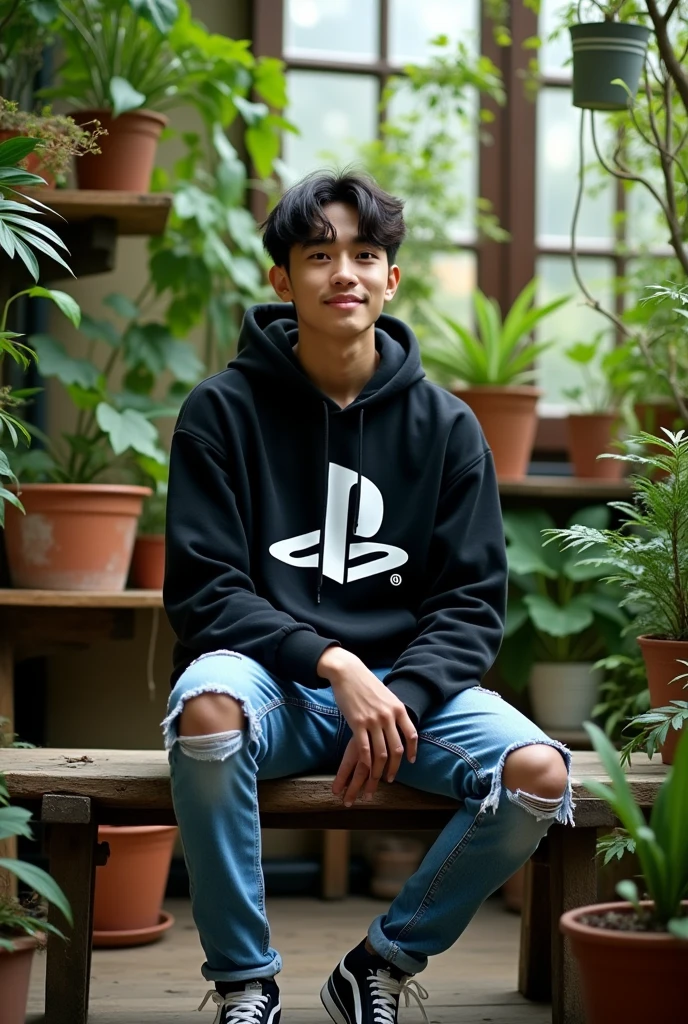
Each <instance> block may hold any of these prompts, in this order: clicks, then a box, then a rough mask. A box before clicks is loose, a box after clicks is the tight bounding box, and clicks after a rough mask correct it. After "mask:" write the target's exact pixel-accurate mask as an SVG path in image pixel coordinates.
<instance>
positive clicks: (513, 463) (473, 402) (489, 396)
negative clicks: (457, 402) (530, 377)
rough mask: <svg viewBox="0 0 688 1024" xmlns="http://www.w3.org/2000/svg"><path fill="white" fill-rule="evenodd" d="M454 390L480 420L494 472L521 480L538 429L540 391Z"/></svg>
mask: <svg viewBox="0 0 688 1024" xmlns="http://www.w3.org/2000/svg"><path fill="white" fill-rule="evenodd" d="M454 394H455V395H456V396H457V397H458V398H461V399H462V400H463V401H464V402H465V403H466V404H467V405H469V406H470V407H471V409H472V410H473V412H474V413H475V415H476V416H477V417H478V419H479V420H480V425H481V427H482V428H483V433H484V434H485V439H486V440H487V443H488V444H489V446H490V448H491V449H492V454H493V456H494V462H495V468H496V470H497V476H498V477H499V478H500V479H502V480H521V479H522V478H523V477H524V476H525V475H526V473H527V472H528V463H529V462H530V456H531V454H532V451H533V444H534V442H535V431H536V429H537V401H538V398H539V397H540V395H541V394H542V391H541V390H540V389H539V388H534V387H529V386H527V385H524V386H523V387H487V386H485V387H472V388H463V389H457V390H455V391H454Z"/></svg>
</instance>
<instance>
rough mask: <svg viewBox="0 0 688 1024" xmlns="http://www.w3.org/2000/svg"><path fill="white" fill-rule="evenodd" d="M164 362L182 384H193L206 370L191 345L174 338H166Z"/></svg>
mask: <svg viewBox="0 0 688 1024" xmlns="http://www.w3.org/2000/svg"><path fill="white" fill-rule="evenodd" d="M165 364H166V366H167V369H168V370H169V371H170V373H172V374H173V375H174V376H175V377H176V379H177V380H180V381H182V383H184V384H195V383H196V382H197V381H198V380H200V378H201V377H202V376H203V374H204V373H205V372H206V368H205V364H204V363H203V362H202V361H201V360H200V359H199V358H198V356H197V355H196V352H195V351H194V349H193V347H192V346H191V345H189V344H188V343H187V342H185V341H179V340H178V339H176V338H172V339H170V340H168V341H167V343H166V345H165Z"/></svg>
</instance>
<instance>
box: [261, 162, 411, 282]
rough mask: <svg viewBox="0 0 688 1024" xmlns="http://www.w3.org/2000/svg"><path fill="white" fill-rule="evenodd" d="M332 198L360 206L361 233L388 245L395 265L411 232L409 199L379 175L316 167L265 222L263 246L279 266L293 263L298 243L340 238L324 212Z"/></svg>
mask: <svg viewBox="0 0 688 1024" xmlns="http://www.w3.org/2000/svg"><path fill="white" fill-rule="evenodd" d="M328 203H346V205H347V206H353V207H354V208H355V209H356V210H358V231H359V237H360V238H361V240H362V241H364V242H367V243H368V244H369V245H375V246H378V247H379V248H381V249H384V250H385V252H386V253H387V259H388V261H389V265H390V266H392V264H393V263H394V261H395V259H396V255H397V252H398V250H399V246H400V245H401V243H402V242H403V240H404V236H405V234H406V225H405V224H404V215H403V208H404V204H403V202H402V201H401V199H397V198H396V196H392V195H390V194H389V193H388V192H385V191H384V189H381V188H380V186H379V185H378V184H377V182H376V181H375V180H374V179H373V178H369V177H367V176H366V175H364V174H358V173H354V172H350V171H346V170H345V171H342V172H341V173H335V172H328V171H315V172H314V173H313V174H309V175H308V176H307V177H305V178H303V179H302V180H301V181H299V182H297V183H296V184H295V185H292V187H291V188H289V189H287V191H286V192H285V193H284V195H283V196H282V197H281V199H280V200H279V202H278V203H277V205H276V206H275V208H274V210H273V211H272V212H271V213H270V214H269V216H268V217H267V219H266V220H265V222H264V223H263V224H262V228H263V230H264V233H263V246H264V247H265V249H266V250H267V252H268V254H269V255H270V257H271V258H272V260H273V261H274V263H275V264H276V265H277V266H278V267H286V268H287V270H288V269H289V253H290V251H291V248H292V246H294V245H305V244H306V243H307V242H310V241H313V240H314V239H318V240H320V239H321V240H322V241H327V242H334V240H335V239H336V237H337V232H336V230H335V228H334V226H333V225H332V224H331V223H330V221H329V220H328V219H327V217H326V216H325V214H324V213H323V207H324V206H327V204H328Z"/></svg>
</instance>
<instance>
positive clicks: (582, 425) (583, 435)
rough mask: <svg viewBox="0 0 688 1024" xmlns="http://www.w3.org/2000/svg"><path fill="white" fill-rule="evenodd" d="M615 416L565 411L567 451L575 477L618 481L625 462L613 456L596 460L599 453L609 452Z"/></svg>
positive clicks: (615, 422) (605, 413)
mask: <svg viewBox="0 0 688 1024" xmlns="http://www.w3.org/2000/svg"><path fill="white" fill-rule="evenodd" d="M618 421H619V417H618V415H617V414H616V413H613V412H600V413H569V416H568V428H569V453H570V455H571V462H572V463H573V470H574V473H575V475H576V476H577V477H587V478H589V479H597V480H620V479H621V478H622V476H623V474H624V471H625V468H626V467H625V464H624V463H623V462H619V461H618V460H617V459H598V458H597V456H598V455H602V453H603V452H613V451H614V448H613V447H612V443H611V442H612V441H613V440H614V437H615V436H616V435H615V430H614V428H615V426H616V424H617V423H618Z"/></svg>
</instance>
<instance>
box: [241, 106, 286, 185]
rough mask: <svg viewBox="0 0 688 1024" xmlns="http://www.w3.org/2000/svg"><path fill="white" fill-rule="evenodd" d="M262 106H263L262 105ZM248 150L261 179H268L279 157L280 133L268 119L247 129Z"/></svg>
mask: <svg viewBox="0 0 688 1024" xmlns="http://www.w3.org/2000/svg"><path fill="white" fill-rule="evenodd" d="M261 106H262V104H261ZM245 140H246V148H247V149H248V152H249V156H250V157H251V160H253V163H254V165H255V168H256V170H257V172H258V174H259V176H260V177H261V178H268V177H269V176H270V174H271V173H272V166H273V164H274V162H275V160H276V159H277V157H278V156H279V151H280V133H279V132H278V131H276V130H275V128H274V127H273V125H272V124H271V122H270V118H269V117H266V118H264V119H263V120H261V121H258V122H257V123H254V124H252V125H251V127H250V128H248V129H247V131H246V135H245Z"/></svg>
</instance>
